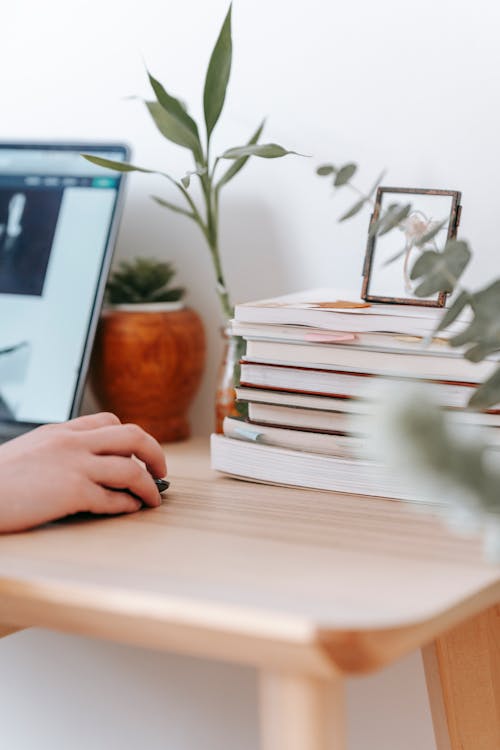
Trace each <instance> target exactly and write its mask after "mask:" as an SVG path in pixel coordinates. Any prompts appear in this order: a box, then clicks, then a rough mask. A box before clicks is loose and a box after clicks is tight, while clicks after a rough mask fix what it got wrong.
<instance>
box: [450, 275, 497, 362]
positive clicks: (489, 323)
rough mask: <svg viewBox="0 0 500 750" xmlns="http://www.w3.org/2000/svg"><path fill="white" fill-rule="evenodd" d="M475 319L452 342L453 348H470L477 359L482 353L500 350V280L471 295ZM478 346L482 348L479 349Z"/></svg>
mask: <svg viewBox="0 0 500 750" xmlns="http://www.w3.org/2000/svg"><path fill="white" fill-rule="evenodd" d="M469 304H470V306H471V308H472V311H473V318H472V320H471V322H470V323H469V324H468V325H467V326H466V327H465V328H464V330H463V331H461V332H460V333H459V334H457V335H456V336H453V338H452V339H451V341H450V344H451V345H452V346H468V345H469V349H470V348H472V349H473V351H474V354H473V356H474V357H477V356H478V354H479V353H480V352H481V351H487V350H488V349H489V351H490V352H492V351H498V350H500V280H497V281H494V282H493V283H492V284H490V285H489V286H488V287H486V288H485V289H482V290H481V291H479V292H475V293H474V294H470V302H469ZM478 345H480V348H479V349H477V347H478ZM467 355H468V351H466V356H467Z"/></svg>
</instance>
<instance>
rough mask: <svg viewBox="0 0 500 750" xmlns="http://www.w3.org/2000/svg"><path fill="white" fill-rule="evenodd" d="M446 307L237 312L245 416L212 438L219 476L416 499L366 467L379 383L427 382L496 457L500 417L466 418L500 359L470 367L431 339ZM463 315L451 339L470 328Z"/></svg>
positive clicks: (319, 294) (261, 306)
mask: <svg viewBox="0 0 500 750" xmlns="http://www.w3.org/2000/svg"><path fill="white" fill-rule="evenodd" d="M442 314H443V311H442V310H440V309H438V308H431V307H421V306H416V305H415V306H413V305H411V306H410V305H392V304H391V305H389V304H388V305H385V304H367V303H365V302H363V301H361V300H359V299H357V298H356V297H354V296H353V295H352V293H346V292H340V291H335V290H331V289H316V290H312V291H307V292H302V293H299V294H294V295H288V296H286V297H280V298H275V299H271V300H264V301H260V302H254V303H247V304H242V305H239V306H238V307H237V308H236V311H235V319H234V321H233V322H232V332H233V334H234V335H237V336H242V337H243V338H244V339H245V340H246V355H245V357H244V358H243V360H242V362H241V376H240V386H239V387H238V388H237V397H238V399H239V401H240V402H241V403H244V404H245V405H247V411H248V417H247V418H246V419H238V418H227V419H226V420H225V422H224V435H223V436H222V435H214V436H212V465H213V467H214V468H215V469H217V470H219V471H222V472H225V473H228V474H231V475H235V476H239V477H242V478H246V479H252V480H254V481H261V482H271V483H278V484H287V485H294V486H301V487H310V488H316V489H324V490H338V491H342V492H350V493H355V494H368V495H379V496H383V497H390V498H400V499H407V500H412V499H418V498H416V491H415V489H414V488H412V487H409V486H406V485H404V484H403V483H402V482H401V481H400V480H398V479H397V478H395V477H393V476H390V475H389V474H388V472H387V471H386V470H385V469H384V467H383V466H382V465H380V464H377V463H376V462H375V461H372V460H369V459H366V458H360V456H362V455H363V445H364V443H365V442H366V436H365V435H363V434H362V433H358V432H357V431H356V429H355V427H353V425H356V421H355V417H356V415H363V414H365V413H366V412H367V411H368V408H369V407H368V405H369V404H370V401H371V400H372V399H373V398H374V395H375V393H376V389H377V387H378V384H379V383H381V382H383V383H385V384H386V385H388V386H390V385H391V384H395V383H397V382H401V381H425V382H427V383H428V384H429V386H430V388H431V390H432V391H433V392H434V395H435V399H436V400H437V402H438V403H440V404H441V405H442V406H443V407H444V408H447V409H451V410H453V411H454V413H455V414H456V415H458V418H459V420H460V421H463V422H464V423H465V422H469V423H472V424H476V425H483V426H485V427H486V428H487V429H488V435H489V441H490V442H491V445H492V446H494V447H496V448H500V430H499V429H498V427H500V413H497V412H488V413H471V412H465V411H463V410H464V408H465V407H466V405H467V403H468V400H469V398H470V396H471V394H472V392H473V390H474V388H475V387H476V385H477V384H478V383H479V382H481V381H482V380H484V379H485V378H487V377H488V376H489V375H490V374H491V373H492V372H493V370H494V368H495V367H496V366H497V362H495V361H490V360H486V361H484V362H482V363H479V364H473V363H470V362H468V361H467V360H464V359H463V357H462V352H461V351H460V350H456V349H451V348H450V347H448V345H447V342H446V340H445V339H444V338H436V337H434V338H433V332H434V331H435V329H436V326H437V323H438V321H439V319H440V317H441V316H442ZM464 322H466V321H465V319H464V317H463V316H462V317H461V318H458V319H457V320H456V321H455V322H454V323H453V324H452V325H451V326H450V328H449V329H448V330H447V331H446V336H451V335H453V334H454V333H457V332H458V331H459V330H461V329H462V328H463V325H464Z"/></svg>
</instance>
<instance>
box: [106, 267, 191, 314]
mask: <svg viewBox="0 0 500 750" xmlns="http://www.w3.org/2000/svg"><path fill="white" fill-rule="evenodd" d="M174 276H175V270H174V267H173V266H172V264H171V263H164V262H161V261H157V260H154V259H152V258H142V257H141V258H136V259H135V260H133V261H122V262H121V263H120V264H119V265H118V268H117V269H115V270H114V271H113V272H112V274H111V276H110V279H109V282H108V285H107V287H106V291H107V295H108V299H109V301H110V302H111V303H113V304H119V303H135V302H160V301H175V300H179V299H181V298H182V296H183V294H184V290H183V289H181V288H179V287H177V288H173V289H172V288H171V287H170V283H171V281H172V279H173V277H174Z"/></svg>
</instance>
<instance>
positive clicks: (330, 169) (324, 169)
mask: <svg viewBox="0 0 500 750" xmlns="http://www.w3.org/2000/svg"><path fill="white" fill-rule="evenodd" d="M334 172H336V169H335V167H334V166H333V164H323V166H321V167H318V168H317V170H316V174H317V175H319V177H327V176H328V175H329V174H333V173H334Z"/></svg>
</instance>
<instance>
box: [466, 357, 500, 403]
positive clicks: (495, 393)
mask: <svg viewBox="0 0 500 750" xmlns="http://www.w3.org/2000/svg"><path fill="white" fill-rule="evenodd" d="M498 403H500V367H499V368H498V369H497V370H495V372H494V373H493V375H491V377H489V378H488V380H485V382H484V383H483V384H482V385H480V386H479V388H478V389H477V390H476V391H474V393H473V394H472V396H471V398H470V401H469V406H470V408H471V409H491V407H492V406H496V405H497V404H498Z"/></svg>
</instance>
